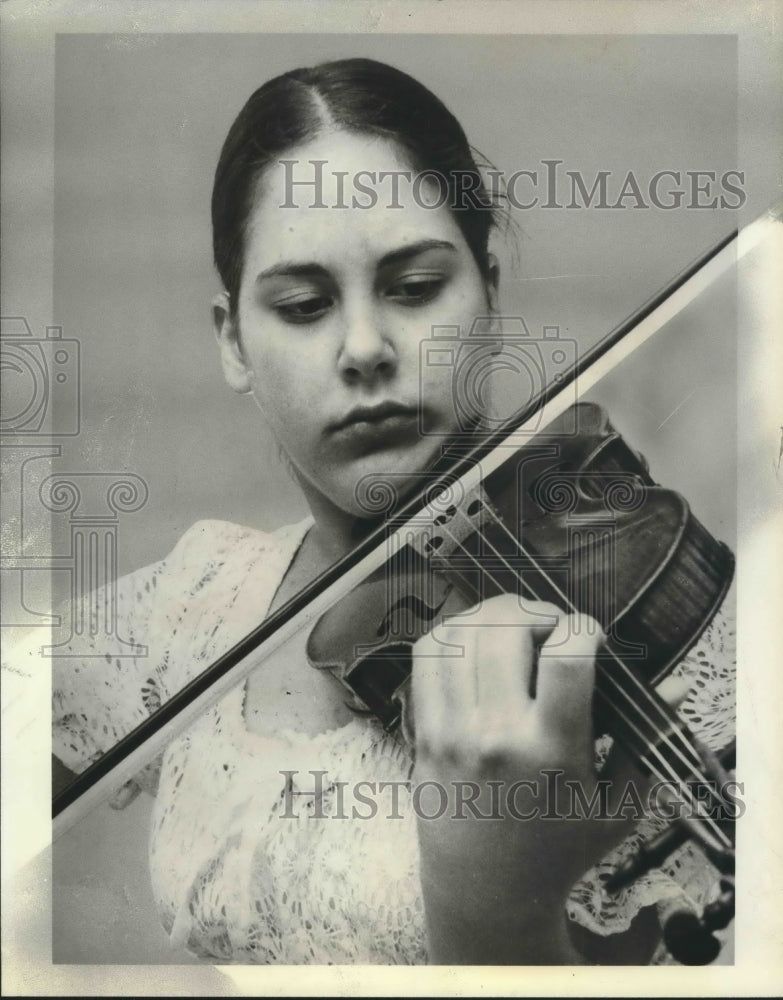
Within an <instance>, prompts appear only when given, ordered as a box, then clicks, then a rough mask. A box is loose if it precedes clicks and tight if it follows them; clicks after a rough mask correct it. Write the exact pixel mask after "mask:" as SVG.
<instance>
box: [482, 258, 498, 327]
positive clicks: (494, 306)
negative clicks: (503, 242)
mask: <svg viewBox="0 0 783 1000" xmlns="http://www.w3.org/2000/svg"><path fill="white" fill-rule="evenodd" d="M487 262H488V264H489V266H488V268H487V276H486V278H485V280H484V285H485V287H486V289H487V303H488V304H489V308H490V312H492V314H493V315H494V314H496V313H497V311H498V304H499V297H498V285H499V284H500V264H498V259H497V257H496V256H495V254H493V253H488V254H487Z"/></svg>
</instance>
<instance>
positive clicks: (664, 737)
mask: <svg viewBox="0 0 783 1000" xmlns="http://www.w3.org/2000/svg"><path fill="white" fill-rule="evenodd" d="M483 508H484V509H486V510H487V511H488V512H489V515H490V516H491V517H492V519H493V521H494V522H495V523H496V524H497V525H498V526H499V527H500V528H501V529H502V531H504V532H505V533H506V535H507V536H508V537H509V538H510V539H511V541H512V543H513V544H514V545H515V546H516V547H517V549H518V550H519V551H520V553H521V554H522V555H523V556H525V557H526V558H528V559H529V560H531V561H532V558H531V556H530V555H529V553H527V552H526V551H525V549H524V546H523V545H522V544H521V542H520V540H519V539H517V538H516V536H515V535H514V534H513V533H512V532H511V531H509V529H508V528H507V527H506V525H505V524H504V523H503V522H502V520H501V519H499V518H498V517H497V515H496V514H495V512H494V511H493V510H492V508H491V507H490V506H489V505H488V504H483ZM460 513H462V516H463V517H467V515H465V514H464V513H463V512H460ZM479 534H480V537H481V538H482V540H483V541H484V542H485V544H487V545H489V546H490V548H492V550H493V552H494V553H495V555H496V556H497V557H498V559H499V560H500V561H501V563H503V564H504V565H505V566H506V568H507V569H508V571H509V572H510V573H511V575H512V576H514V578H515V579H516V580H517V581H518V582H519V583H520V584H521V585H522V586H523V587H527V589H528V590H529V591H530V592H531V593H532V594H533V596H535V592H534V591H533V589H532V587H530V585H529V584H528V583H527V582H526V581H525V580H524V579H523V578H522V576H521V574H517V573H516V572H515V571H514V569H513V567H511V566H510V564H508V562H507V560H505V559H504V557H503V556H502V554H501V553H499V552H498V551H497V549H496V548H495V547H494V546H493V545H492V543H491V541H490V540H489V539H488V538H487V537H486V535H484V534H483V533H482V532H479ZM463 548H464V547H463ZM538 569H539V572H540V573H541V575H542V576H543V577H544V578H545V579H546V580H547V581H548V582H549V584H550V586H552V588H553V589H554V590H555V591H556V592H557V594H558V595H559V596H560V597H561V599H562V600H563V601H564V602H565V604H566V606H569V607H571V608H572V609H573V610H577V609H576V608H575V606H574V604H573V602H572V601H570V600H569V598H568V596H567V595H566V594H564V593H563V591H562V589H561V588H560V587H559V586H558V585H557V583H556V582H555V581H554V580H552V579H551V577H550V576H549V575H548V574H547V572H546V570H545V569H543V568H542V567H540V566H538ZM494 582H495V584H496V586H498V583H497V581H496V580H495V581H494ZM606 651H607V652H608V653H609V655H610V656H611V657H612V659H613V660H614V662H615V663H616V664H617V666H618V667H619V668H620V670H621V671H622V672H623V673H624V674H625V675H626V676H627V677H628V678H629V679H630V680H631V681H632V682H633V683H634V685H635V686H636V688H637V689H638V692H639V694H640V695H641V698H642V699H643V700H646V701H648V702H649V704H651V705H652V706H653V708H655V709H656V711H657V712H658V714H659V715H660V716H661V717H662V718H663V719H664V722H667V723H669V722H674V723H675V725H676V726H677V730H676V732H677V735H678V736H679V737H680V739H681V741H682V744H683V746H685V748H686V750H690V752H691V753H692V754H693V756H694V758H695V760H696V763H695V764H694V763H693V761H688V760H687V759H686V757H685V756H684V754H683V751H682V749H681V748H680V747H678V746H676V745H675V744H674V743H673V742H672V739H671V736H670V735H669V733H668V732H667V731H661V730H660V729H659V728H658V726H657V725H656V723H655V721H654V719H652V718H650V716H648V715H647V714H646V713H645V711H644V708H643V707H642V705H640V704H639V703H638V702H636V701H634V699H633V698H631V695H630V692H628V691H627V690H626V689H625V688H624V687H623V686H622V685H621V684H620V683H619V682H618V681H617V679H616V678H615V677H614V676H613V675H612V674H610V673H608V672H606V671H605V670H604V671H603V672H602V676H603V678H604V680H605V681H606V682H608V683H610V684H612V685H613V687H614V688H615V690H616V691H617V692H618V693H619V694H620V695H621V696H622V697H623V698H624V699H625V700H626V702H627V703H628V704H629V705H630V706H631V708H632V709H633V710H634V711H635V712H636V713H637V718H638V717H641V718H642V719H643V720H644V721H645V722H646V723H647V724H648V725H649V726H650V727H651V728H652V730H653V732H655V733H656V735H657V736H658V738H659V740H660V741H661V743H665V744H668V746H669V747H670V749H671V750H673V751H674V753H675V754H676V755H677V756H678V757H679V758H680V760H681V761H682V762H683V764H685V766H686V767H687V768H690V771H691V775H692V777H695V778H697V779H699V780H701V781H702V782H703V783H704V784H705V785H706V786H707V790H708V792H709V793H710V795H711V797H712V798H713V799H714V800H715V801H716V803H717V804H718V805H723V803H722V800H721V798H720V796H719V795H718V794H717V791H715V790H714V789H713V787H712V783H711V782H710V780H709V776H708V775H707V774H706V773H704V772H703V771H702V770H701V768H702V758H701V755H700V754H699V753H698V750H697V748H696V747H695V746H694V745H693V744H691V743H690V742H689V740H687V739H686V737H685V735H684V732H683V726H682V724H681V723H679V721H678V720H676V719H673V720H669V719H668V718H667V716H666V715H665V713H664V710H663V708H662V706H661V705H659V704H658V703H657V702H656V700H655V699H654V698H653V697H652V693H651V692H650V691H649V690H648V688H647V687H646V686H645V685H644V684H643V683H642V682H641V680H640V679H639V678H638V677H637V676H636V675H635V674H634V673H633V671H631V670H629V669H628V668H627V667H626V664H625V663H624V662H623V661H622V660H621V659H620V658H619V657H618V656H617V654H616V653H615V652H614V651H613V650H611V649H607V650H606ZM598 691H599V694H601V696H602V697H603V698H604V700H605V701H607V702H608V704H609V706H610V707H611V708H612V709H613V710H614V711H615V712H616V713H617V715H618V716H619V717H620V718H621V719H622V720H623V721H624V722H625V723H626V725H628V726H629V727H630V728H632V729H633V731H634V732H635V734H636V736H637V737H638V738H639V739H640V740H641V741H642V742H643V743H644V744H645V745H646V746H649V748H650V750H651V751H652V752H653V753H654V754H655V755H656V757H658V758H659V760H660V761H661V762H662V763H663V766H664V769H666V770H669V771H670V777H673V778H674V779H676V782H677V785H678V786H679V787H680V789H681V791H682V790H683V787H684V788H685V789H687V795H688V797H689V798H691V796H692V793H691V790H690V789H689V788H688V785H687V779H686V778H683V777H682V775H679V774H678V773H677V771H676V769H675V768H674V765H673V764H672V762H671V761H669V760H667V758H666V757H665V756H663V754H662V753H661V752H660V749H659V747H658V746H657V745H655V744H652V743H651V741H650V740H649V738H646V737H645V736H644V734H643V732H642V731H641V730H640V729H639V728H638V727H637V726H636V725H635V724H634V722H633V721H632V719H631V718H630V717H629V716H628V714H626V713H625V712H624V711H623V710H621V709H620V707H619V706H618V705H617V704H616V702H614V701H613V700H612V699H611V698H610V697H609V695H608V693H607V692H605V691H601V689H600V688H599V689H598ZM686 732H687V729H686ZM637 754H638V756H639V759H640V760H641V761H642V762H643V763H644V764H645V765H646V766H647V767H648V768H649V770H650V772H651V773H654V774H655V776H656V777H658V778H662V777H663V776H662V775H661V774H660V772H658V771H657V768H654V767H653V765H652V762H651V761H650V760H649V759H648V758H647V757H646V756H645V755H643V754H640V753H639V752H638V750H637ZM697 811H698V810H697ZM701 812H702V815H701V818H702V820H705V821H707V822H708V823H709V825H711V826H713V827H714V828H715V831H716V833H717V834H718V835H719V836H720V837H721V838H722V839H723V840H724V841H725V843H726V844H727V846H730V842H729V840H728V838H727V837H726V836H725V834H723V831H721V830H720V828H719V827H717V826H716V825H715V824H714V821H713V820H712V818H711V817H709V816H708V815H707V816H705V815H703V809H702V810H701Z"/></svg>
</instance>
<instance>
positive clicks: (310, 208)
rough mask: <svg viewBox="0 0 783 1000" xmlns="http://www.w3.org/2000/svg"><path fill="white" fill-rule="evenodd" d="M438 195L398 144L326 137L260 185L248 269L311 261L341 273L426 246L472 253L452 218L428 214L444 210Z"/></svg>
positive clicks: (281, 163)
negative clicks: (439, 243)
mask: <svg viewBox="0 0 783 1000" xmlns="http://www.w3.org/2000/svg"><path fill="white" fill-rule="evenodd" d="M405 174H406V175H407V176H403V175H405ZM438 193H439V192H438V186H437V184H436V182H435V181H434V180H432V179H427V178H419V179H418V181H416V171H415V168H414V167H413V166H412V165H411V163H410V160H409V159H408V158H407V157H406V154H405V151H404V150H402V149H401V148H400V147H399V145H398V144H397V143H395V142H394V141H392V140H388V139H384V138H380V137H373V136H363V135H355V134H352V133H348V132H341V131H338V132H329V133H325V134H323V135H321V136H319V137H318V138H316V139H314V140H313V141H311V142H308V143H306V144H303V145H300V146H296V147H293V148H292V149H291V150H290V151H288V152H287V153H286V154H284V155H283V156H281V157H280V159H279V160H277V161H276V162H275V163H273V164H271V165H270V166H268V167H267V168H266V170H265V171H264V172H263V174H262V175H261V177H260V178H259V181H258V183H257V187H256V196H255V202H254V206H253V209H252V212H251V214H250V217H249V219H248V225H247V230H246V232H247V239H246V247H245V256H246V264H247V265H248V267H250V266H252V268H253V269H254V270H255V269H259V268H260V269H263V268H265V267H268V266H272V265H274V264H275V263H276V262H277V261H279V260H281V259H282V260H296V259H297V258H305V259H307V260H318V261H320V262H322V263H324V264H325V265H327V266H333V267H336V268H339V266H340V265H342V266H346V265H348V264H351V266H356V265H357V264H358V263H362V264H365V265H367V264H371V263H372V261H373V260H374V259H377V258H378V257H380V256H383V254H385V253H387V252H388V251H389V250H392V249H397V248H400V247H402V246H405V245H406V244H408V243H414V242H417V241H420V240H422V239H427V238H431V239H440V240H448V241H449V242H452V243H454V244H455V245H456V246H457V247H458V249H460V250H464V251H465V252H469V251H468V248H467V244H466V243H465V241H464V238H463V236H462V233H461V231H460V228H459V226H458V225H457V222H456V220H455V219H454V216H453V215H452V213H451V210H450V209H449V208H448V207H447V206H446V205H441V206H440V207H428V206H433V205H437V202H438ZM343 206H345V207H343Z"/></svg>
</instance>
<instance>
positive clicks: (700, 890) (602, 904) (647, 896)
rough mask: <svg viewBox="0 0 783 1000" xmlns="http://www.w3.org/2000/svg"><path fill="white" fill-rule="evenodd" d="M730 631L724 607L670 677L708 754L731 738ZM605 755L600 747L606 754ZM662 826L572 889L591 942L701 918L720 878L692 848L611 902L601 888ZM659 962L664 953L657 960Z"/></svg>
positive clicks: (646, 829)
mask: <svg viewBox="0 0 783 1000" xmlns="http://www.w3.org/2000/svg"><path fill="white" fill-rule="evenodd" d="M735 648H736V644H735V624H734V618H733V615H732V613H731V611H730V610H729V609H728V608H726V607H725V606H724V607H723V608H722V609H721V610H720V611H719V613H718V614H717V615H716V617H715V618H714V619H713V621H712V623H711V625H710V626H709V627H708V628H707V630H706V631H705V632H704V634H703V635H702V637H701V639H700V640H699V642H698V643H697V644H696V646H694V647H693V649H692V650H691V651H690V653H689V654H688V655H687V656H686V657H685V658H684V660H683V661H682V662H681V663H680V664H679V665H678V667H677V668H676V670H675V671H674V673H675V674H676V675H686V676H688V677H689V678H690V679H691V682H692V689H691V692H690V694H689V696H688V698H687V699H686V701H685V702H684V703H683V705H681V707H680V709H679V710H678V714H679V715H680V717H681V718H682V720H683V721H684V722H685V723H686V724H687V725H688V727H689V728H690V729H691V731H692V732H693V734H694V735H695V736H696V737H698V738H699V739H700V740H701V742H702V743H704V744H706V745H707V746H708V747H709V748H710V749H711V750H713V751H720V750H722V749H723V748H724V747H725V746H726V745H727V744H728V743H729V742H730V740H731V739H732V737H733V736H734V732H735V690H736V671H735ZM603 749H604V750H605V747H604V748H603ZM663 825H664V822H663V821H662V820H660V819H656V818H653V817H649V818H646V819H644V820H643V821H642V822H641V823H640V824H639V826H638V828H637V830H636V832H635V833H634V834H633V835H632V836H631V837H629V838H628V839H627V840H626V841H625V842H624V843H623V844H622V845H621V846H620V847H619V848H617V849H616V850H614V851H612V852H611V853H610V854H608V855H607V856H606V857H605V858H604V859H603V861H602V862H601V863H600V864H598V865H597V866H596V867H595V868H592V869H591V870H590V871H589V872H587V874H586V875H585V877H584V878H583V879H582V880H580V882H579V883H577V885H576V886H575V888H574V890H573V892H572V894H571V898H570V900H569V906H568V911H569V916H570V917H571V918H572V919H573V920H576V921H577V922H578V923H580V924H581V925H583V926H584V927H586V928H588V929H589V930H591V931H593V932H594V933H596V934H600V935H608V934H615V933H618V932H621V931H625V930H627V929H628V928H629V927H630V924H631V921H632V920H633V918H634V917H635V916H636V915H637V913H638V912H639V911H640V910H641V909H643V908H644V907H647V906H652V905H656V906H657V907H658V911H659V915H660V916H661V918H662V919H663V918H665V916H666V914H667V913H668V912H670V911H671V910H672V909H675V908H680V907H684V908H689V909H692V910H694V911H697V912H701V910H702V908H703V906H704V904H705V902H707V901H708V900H709V897H710V894H711V893H712V892H713V891H714V888H715V886H716V884H717V882H718V878H719V875H718V872H717V871H716V869H715V868H714V867H713V866H712V865H711V864H710V863H709V862H708V861H707V860H706V859H705V857H704V854H703V853H702V852H701V851H700V850H699V849H698V848H697V847H695V846H693V844H691V843H686V844H685V845H683V847H681V848H680V849H679V850H677V851H676V852H675V853H673V854H672V855H671V856H670V857H669V859H668V860H667V863H666V864H665V866H664V867H663V868H661V869H655V870H653V871H651V872H648V873H647V874H646V875H644V876H642V877H641V878H639V879H637V880H636V882H634V883H633V884H632V885H630V886H628V887H627V888H626V889H623V890H621V891H620V892H618V893H616V894H609V893H608V892H607V891H606V890H605V889H604V883H605V881H606V880H607V878H608V877H609V875H610V874H611V873H612V872H613V871H614V870H615V869H616V867H617V865H618V863H619V862H620V861H621V860H622V859H624V858H625V857H626V856H627V855H628V854H629V853H630V852H631V851H632V850H633V849H634V848H635V847H636V846H637V845H638V843H639V842H640V840H642V839H644V840H647V839H649V838H650V837H652V836H654V835H655V834H656V833H657V832H658V831H659V830H660V829H662V827H663ZM659 955H660V958H661V960H663V952H662V951H661V952H659Z"/></svg>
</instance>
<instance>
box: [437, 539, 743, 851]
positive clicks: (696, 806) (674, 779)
mask: <svg viewBox="0 0 783 1000" xmlns="http://www.w3.org/2000/svg"><path fill="white" fill-rule="evenodd" d="M447 533H448V534H449V535H450V536H451V537H452V539H454V540H455V541H456V539H455V538H454V536H453V535H452V533H451V532H449V531H448V529H447ZM482 537H483V536H482ZM484 540H485V541H486V539H484ZM457 544H458V545H459V546H460V548H463V550H464V546H463V545H462V544H461V543H460V542H457ZM489 544H490V546H491V543H489ZM491 547H493V546H491ZM493 548H494V547H493ZM465 551H466V550H465ZM467 555H468V558H469V559H471V561H472V562H474V564H475V565H476V566H477V568H478V569H479V570H480V572H481V573H482V574H483V575H486V576H488V577H489V578H490V579H491V580H492V582H493V583H494V584H495V586H496V587H498V589H499V590H501V591H502V589H503V588H502V587H501V585H500V584H499V582H498V581H497V580H496V579H495V577H494V576H493V574H492V573H491V571H490V570H488V569H487V568H486V567H485V566H484V565H483V564H480V563H479V562H478V560H477V559H475V557H474V556H472V555H471V554H470V553H467ZM499 558H500V559H501V562H503V561H504V560H503V557H502V556H499ZM508 568H509V571H510V572H511V573H512V575H514V576H515V577H516V574H515V573H514V571H513V569H511V568H510V567H508ZM517 579H519V580H520V582H521V583H522V584H523V586H526V587H527V588H528V589H529V590H531V593H532V588H530V586H529V584H527V583H526V582H525V581H522V580H521V577H517ZM533 596H534V597H535V594H534V593H533ZM609 679H610V680H611V678H609ZM615 686H616V687H618V690H619V691H620V692H621V693H622V694H624V695H626V697H628V696H627V693H626V692H625V691H623V689H622V688H620V687H619V686H618V685H616V684H615ZM602 696H603V697H604V700H605V701H606V702H607V703H608V704H609V706H610V707H611V708H613V709H614V711H615V712H616V713H617V715H618V716H619V717H620V718H622V719H623V720H624V721H625V722H626V724H627V725H628V727H629V728H630V729H632V730H634V732H635V734H636V735H637V737H638V738H639V739H640V741H641V742H645V743H647V744H649V740H646V739H645V737H644V734H643V733H642V731H641V730H640V729H639V728H638V727H637V726H636V725H635V724H634V723H633V721H632V720H631V719H629V718H628V717H627V716H625V715H624V714H623V711H622V710H621V709H620V707H619V706H618V705H617V704H616V703H615V702H613V700H612V699H611V698H610V697H609V696H608V694H606V693H605V692H602ZM632 704H633V703H632ZM634 707H637V706H634ZM650 749H651V750H652V751H653V752H654V753H655V754H656V756H657V757H659V758H660V760H661V761H662V763H663V765H664V768H670V769H671V774H670V775H669V776H668V778H667V777H666V776H665V775H664V773H663V772H662V771H660V770H659V769H658V767H657V766H656V765H655V764H654V763H653V762H652V761H650V760H649V758H648V757H647V756H646V755H645V754H643V753H640V752H639V751H638V750H637V757H638V759H639V760H640V761H641V762H642V763H643V764H644V765H645V766H646V767H647V768H648V770H649V772H650V774H651V775H652V776H653V777H656V778H658V779H659V780H660V781H662V782H664V783H666V784H667V786H672V785H673V786H676V787H677V788H678V789H679V793H675V794H677V795H678V798H679V800H680V803H681V804H683V805H685V804H686V803H685V802H683V799H687V800H688V803H687V804H689V805H690V807H691V809H693V812H694V815H695V816H696V817H697V818H699V819H701V820H702V821H703V822H706V823H708V824H709V825H710V826H712V827H714V831H715V835H716V836H718V837H720V838H721V840H722V841H723V842H724V843H725V845H726V846H730V842H729V840H728V838H727V837H726V836H725V834H723V831H721V830H720V828H719V827H717V826H716V825H715V824H714V821H713V820H712V818H711V817H710V816H709V815H704V806H703V804H701V803H700V802H699V801H698V800H694V799H693V794H692V792H691V790H690V788H689V787H688V785H687V783H686V781H685V779H683V778H682V777H681V776H680V775H678V774H677V772H676V771H675V770H674V769H673V767H672V765H671V764H670V763H669V762H668V761H667V760H666V758H665V757H663V755H662V754H661V753H660V752H659V751H658V750H657V748H656V747H655V746H651V747H650ZM674 749H676V748H674ZM680 756H682V755H680ZM686 764H687V762H686ZM694 770H695V769H694ZM712 842H713V843H714V840H713V841H712Z"/></svg>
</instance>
